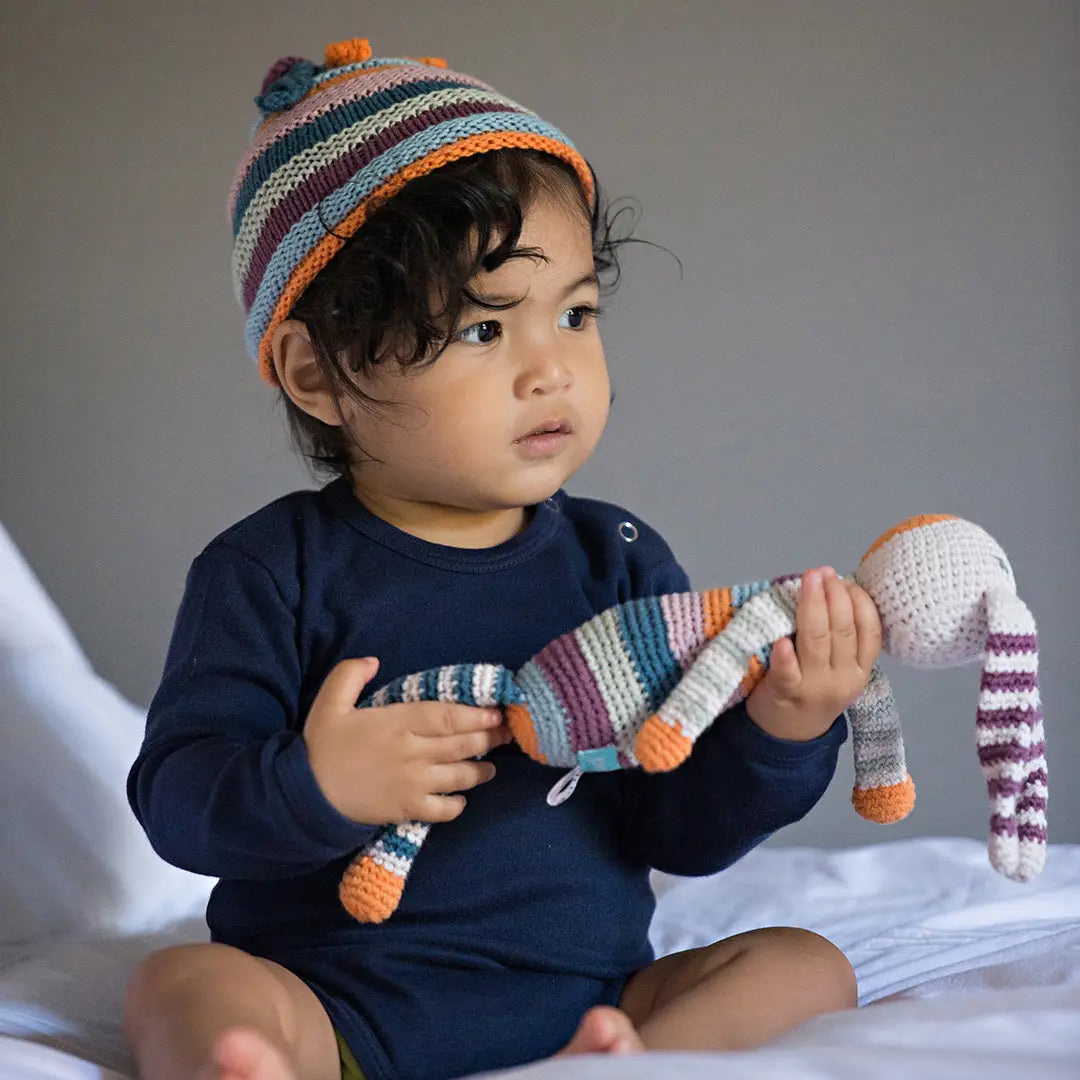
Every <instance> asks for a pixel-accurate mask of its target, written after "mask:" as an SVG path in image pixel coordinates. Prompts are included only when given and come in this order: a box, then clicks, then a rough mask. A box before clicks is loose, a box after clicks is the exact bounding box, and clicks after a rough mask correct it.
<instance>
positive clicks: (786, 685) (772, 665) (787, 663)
mask: <svg viewBox="0 0 1080 1080" xmlns="http://www.w3.org/2000/svg"><path fill="white" fill-rule="evenodd" d="M769 671H770V672H771V674H772V681H773V684H774V685H775V687H776V689H777V690H779V691H780V692H781V693H782V694H784V695H788V694H791V693H793V692H794V691H795V690H797V689H798V687H799V683H801V682H802V669H801V668H800V667H799V658H798V656H797V655H796V653H795V642H793V641H792V640H791V638H788V637H785V638H781V639H780V640H779V641H778V642H776V643H775V644H774V645H773V647H772V653H771V654H770V656H769Z"/></svg>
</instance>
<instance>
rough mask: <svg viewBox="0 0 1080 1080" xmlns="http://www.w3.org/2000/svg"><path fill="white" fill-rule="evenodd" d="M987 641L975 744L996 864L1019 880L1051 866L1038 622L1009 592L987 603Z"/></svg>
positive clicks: (999, 590) (992, 594)
mask: <svg viewBox="0 0 1080 1080" xmlns="http://www.w3.org/2000/svg"><path fill="white" fill-rule="evenodd" d="M985 603H986V622H987V637H986V649H985V651H984V653H983V673H982V682H981V685H980V688H979V711H978V714H977V716H976V721H975V738H976V743H977V745H978V748H979V764H980V766H981V767H982V771H983V775H984V776H985V777H986V786H987V792H988V794H989V796H990V841H989V853H990V862H991V864H992V865H993V866H994V868H995V869H996V870H999V871H1001V873H1003V874H1004V875H1005V876H1006V877H1009V878H1012V879H1013V880H1014V881H1028V880H1029V879H1031V878H1033V877H1035V875H1036V874H1038V873H1039V872H1040V871H1041V870H1042V868H1043V863H1044V862H1045V861H1046V795H1047V785H1046V756H1045V755H1046V744H1045V742H1044V739H1043V719H1042V706H1041V703H1040V701H1039V652H1038V639H1037V636H1036V632H1035V620H1034V618H1033V617H1032V614H1031V612H1030V611H1029V610H1028V609H1027V607H1026V605H1025V604H1024V603H1023V601H1022V600H1021V599H1020V598H1019V597H1018V596H1017V595H1016V594H1015V593H1013V592H1012V591H1011V590H1010V589H1009V588H1008V587H1007V586H1005V585H999V586H995V587H994V588H993V589H990V590H989V591H988V592H987V593H986V596H985Z"/></svg>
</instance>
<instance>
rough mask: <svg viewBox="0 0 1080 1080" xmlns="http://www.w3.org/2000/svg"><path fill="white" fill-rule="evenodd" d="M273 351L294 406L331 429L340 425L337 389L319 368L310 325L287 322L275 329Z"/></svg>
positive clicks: (277, 371) (276, 369)
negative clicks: (335, 392)
mask: <svg viewBox="0 0 1080 1080" xmlns="http://www.w3.org/2000/svg"><path fill="white" fill-rule="evenodd" d="M270 348H271V352H272V355H273V360H274V374H275V376H276V377H277V381H278V383H279V384H280V386H281V388H282V389H283V390H284V391H285V393H286V394H288V396H289V399H290V400H291V401H292V402H293V404H294V405H295V406H296V407H297V408H298V409H302V410H303V411H304V412H306V413H307V414H308V415H309V416H313V417H315V419H316V420H321V421H322V422H323V423H324V424H328V425H329V426H330V427H338V426H340V425H341V424H342V423H343V421H342V417H341V412H340V410H339V409H338V406H337V403H336V402H335V400H334V394H333V387H332V385H331V383H330V380H329V378H328V377H327V376H326V375H325V374H324V372H323V371H322V369H321V368H320V366H319V362H318V359H317V358H316V356H315V350H314V349H313V348H312V345H311V338H310V335H309V334H308V329H307V326H306V324H305V323H303V322H301V321H300V320H299V319H286V320H285V321H284V322H283V323H280V324H279V325H278V326H276V327H275V328H274V335H273V337H272V339H271V342H270Z"/></svg>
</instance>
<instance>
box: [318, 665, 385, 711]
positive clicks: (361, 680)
mask: <svg viewBox="0 0 1080 1080" xmlns="http://www.w3.org/2000/svg"><path fill="white" fill-rule="evenodd" d="M378 670H379V661H378V659H377V658H376V657H374V656H362V657H358V658H355V659H350V660H342V661H341V662H340V663H338V664H336V665H335V666H334V667H333V669H332V670H331V672H330V674H329V675H327V676H326V679H325V680H324V682H323V684H322V686H321V687H320V688H319V693H318V694H317V695H316V698H315V702H317V703H318V704H320V705H323V706H336V707H337V708H341V709H352V708H355V707H356V703H357V702H358V701H359V700H360V694H361V692H362V691H363V689H364V687H365V686H367V684H368V683H369V682H371V680H372V679H374V678H375V673H376V672H377V671H378ZM314 706H315V703H313V704H312V708H314Z"/></svg>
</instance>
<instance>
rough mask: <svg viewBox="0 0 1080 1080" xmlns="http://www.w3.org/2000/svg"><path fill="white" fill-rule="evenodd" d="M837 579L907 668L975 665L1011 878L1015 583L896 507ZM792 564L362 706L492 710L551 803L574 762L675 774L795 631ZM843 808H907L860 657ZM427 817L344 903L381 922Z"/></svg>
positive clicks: (993, 813) (1018, 784) (1032, 689)
mask: <svg viewBox="0 0 1080 1080" xmlns="http://www.w3.org/2000/svg"><path fill="white" fill-rule="evenodd" d="M849 580H854V581H855V582H857V583H858V584H859V585H860V586H862V588H864V589H865V590H866V591H867V592H868V593H869V594H870V596H871V598H872V599H873V601H874V603H875V604H876V605H877V609H878V613H879V615H880V617H881V623H882V631H883V648H884V651H885V652H887V653H888V654H889V655H890V656H892V657H893V658H894V659H896V660H899V661H901V662H903V663H905V664H911V665H913V666H915V667H950V666H955V665H958V664H963V663H967V662H969V661H972V660H977V659H981V660H982V661H983V670H982V682H981V687H980V694H979V704H978V711H977V713H976V743H977V746H978V752H979V762H980V765H981V768H982V772H983V775H984V776H985V778H986V783H987V789H988V794H989V798H990V839H989V846H988V850H989V857H990V862H991V864H992V865H993V866H994V867H995V868H996V869H997V870H999V871H1000V872H1002V873H1003V874H1005V875H1006V876H1008V877H1010V878H1012V879H1013V880H1016V881H1026V880H1028V879H1030V878H1032V877H1034V876H1035V875H1036V874H1038V873H1039V872H1040V870H1041V869H1042V867H1043V862H1044V859H1045V854H1046V796H1047V786H1046V760H1045V757H1044V743H1043V726H1042V712H1041V707H1040V702H1039V690H1038V652H1037V642H1036V631H1035V622H1034V619H1033V618H1032V616H1031V613H1030V612H1029V611H1028V609H1027V607H1026V606H1025V605H1024V604H1023V602H1022V601H1021V600H1020V599H1019V597H1018V596H1017V595H1016V581H1015V579H1014V577H1013V572H1012V568H1011V567H1010V565H1009V560H1008V559H1007V558H1006V556H1005V553H1004V551H1002V549H1001V548H1000V547H999V545H998V544H997V542H996V541H995V540H994V539H993V537H991V536H990V535H989V534H988V533H987V532H985V531H984V530H983V529H981V528H980V527H979V526H978V525H973V524H971V523H970V522H967V521H964V520H962V519H960V518H957V517H952V516H950V515H944V514H942V515H931V516H922V517H914V518H910V519H908V520H907V521H904V522H902V523H901V524H900V525H897V526H896V527H895V528H893V529H890V530H889V531H888V532H886V533H885V534H883V535H882V536H881V537H879V538H878V539H877V540H876V541H875V542H874V544H873V545H872V547H871V548H870V550H869V551H868V552H867V553H866V555H865V556H863V559H862V561H861V562H860V563H859V566H858V568H857V569H856V571H855V573H854V574H853V575H852V578H850V579H849ZM801 585H802V581H801V577H799V576H798V575H786V576H783V577H778V578H773V579H772V580H771V581H757V582H753V583H751V584H748V585H739V586H734V587H732V588H727V589H712V590H709V591H707V592H700V593H699V592H691V593H677V594H669V595H665V596H656V597H649V598H646V599H642V600H634V601H630V602H629V603H625V604H619V605H616V606H615V607H612V608H609V609H608V610H607V611H604V612H602V613H601V614H599V615H597V616H595V617H594V618H592V619H590V620H589V621H588V622H586V623H584V624H583V625H581V626H580V627H578V628H577V629H576V630H573V631H571V632H569V633H567V634H563V635H562V636H561V637H559V638H557V639H556V640H555V641H553V642H551V643H550V644H549V645H547V646H546V647H545V648H544V649H543V650H541V651H540V652H539V653H538V654H537V655H536V656H534V657H533V658H532V659H531V660H530V661H528V663H526V664H525V666H524V667H523V668H522V669H521V670H520V671H519V672H517V674H516V675H514V674H512V673H511V672H510V671H508V670H507V669H506V668H504V667H502V666H500V665H496V664H457V665H448V666H446V667H442V668H434V669H431V670H429V671H425V672H420V673H417V674H414V675H408V676H405V677H404V678H401V679H397V680H395V681H394V682H392V683H390V684H389V685H387V686H384V687H383V688H382V689H381V690H379V691H377V692H376V693H375V694H373V695H372V696H371V697H369V698H367V699H365V700H364V701H362V702H361V703H360V706H361V707H365V706H373V705H387V704H390V703H392V702H399V701H427V700H437V701H454V702H460V703H463V704H468V705H482V706H501V707H503V708H504V709H505V712H506V716H507V722H508V724H509V726H510V729H511V731H512V732H513V734H514V737H515V739H516V741H517V743H518V744H519V746H520V747H521V749H522V750H524V751H525V753H527V754H528V755H529V756H530V757H531V758H533V759H534V760H536V761H538V762H541V763H543V764H549V765H555V766H562V767H572V769H571V772H570V773H569V774H567V775H566V776H564V777H563V778H562V779H561V780H559V781H558V782H557V783H556V784H555V786H554V787H553V788H552V790H551V793H550V794H549V796H548V802H549V803H551V804H552V805H553V806H554V805H557V804H558V803H560V802H562V801H564V800H565V799H566V798H568V797H569V796H570V794H571V793H572V792H573V790H574V787H575V786H576V784H577V782H578V780H579V779H580V777H581V776H582V774H583V773H586V772H593V771H608V770H611V769H620V768H632V767H635V766H641V767H643V768H644V769H645V770H646V771H649V772H658V771H667V770H670V769H674V768H675V767H676V766H678V765H679V764H680V763H681V762H682V761H684V760H685V759H686V758H687V756H688V755H689V754H690V752H691V750H692V749H693V747H694V743H695V741H696V740H697V738H698V737H699V736H700V735H701V733H702V732H703V731H704V730H705V729H706V728H707V727H709V725H710V724H712V722H713V721H714V720H715V719H716V717H717V716H718V715H719V714H720V713H722V712H723V711H725V710H726V709H729V708H731V707H732V706H733V705H735V704H737V703H738V702H740V701H741V700H743V698H745V697H746V696H747V694H749V693H750V691H751V690H752V689H753V688H754V686H756V685H757V683H758V681H760V679H761V677H762V675H763V674H764V672H765V669H766V667H767V666H768V662H769V655H770V652H771V648H772V645H773V643H775V642H776V641H778V640H779V639H780V638H782V637H786V636H789V635H790V634H792V633H793V632H794V629H795V609H796V605H797V603H798V597H799V591H800V588H801ZM847 716H848V721H849V723H850V726H851V732H852V744H853V751H854V757H855V788H854V791H853V793H852V802H853V803H854V806H855V809H856V811H857V812H858V813H859V814H860V815H862V816H863V817H865V818H869V819H870V820H873V821H880V822H891V821H898V820H900V819H901V818H903V817H905V816H906V815H907V814H908V813H909V812H910V810H911V808H912V807H913V805H914V803H915V787H914V784H913V783H912V780H911V777H910V776H909V775H908V772H907V768H906V765H905V761H904V745H903V740H902V737H901V732H900V723H899V718H898V715H897V710H896V705H895V702H894V700H893V695H892V690H891V688H890V686H889V682H888V680H887V679H886V677H885V674H884V673H883V672H882V671H881V669H880V668H879V667H878V666H877V665H875V666H874V669H873V671H872V673H871V676H870V680H869V683H868V684H867V686H866V689H865V690H864V691H863V693H862V694H861V695H860V696H859V698H858V699H856V701H855V702H853V703H852V705H851V706H850V707H849V708H848V710H847ZM429 828H430V826H429V825H425V824H423V823H420V822H409V823H406V824H403V825H390V826H387V827H386V828H384V829H383V830H382V831H381V832H380V834H379V835H378V836H377V837H376V839H375V840H374V841H372V843H371V844H369V845H368V846H367V847H366V848H364V849H363V850H362V851H361V852H359V853H358V855H357V856H356V858H355V859H353V861H352V863H351V864H350V865H349V867H348V868H347V870H346V871H345V874H344V876H343V877H342V880H341V887H340V890H339V891H340V897H341V901H342V903H343V904H344V906H345V908H346V909H347V910H348V911H349V912H350V913H351V914H352V915H353V916H354V917H355V918H357V919H359V920H360V921H362V922H382V921H383V920H384V919H386V918H388V917H389V916H390V915H391V914H392V913H393V912H394V910H395V909H396V908H397V905H398V901H399V900H400V898H401V894H402V891H403V890H404V887H405V880H406V878H407V876H408V873H409V869H410V868H411V866H412V863H413V860H414V859H415V858H416V856H417V854H418V852H419V851H420V847H421V845H422V844H423V841H424V838H425V836H426V835H427V833H428V830H429Z"/></svg>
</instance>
